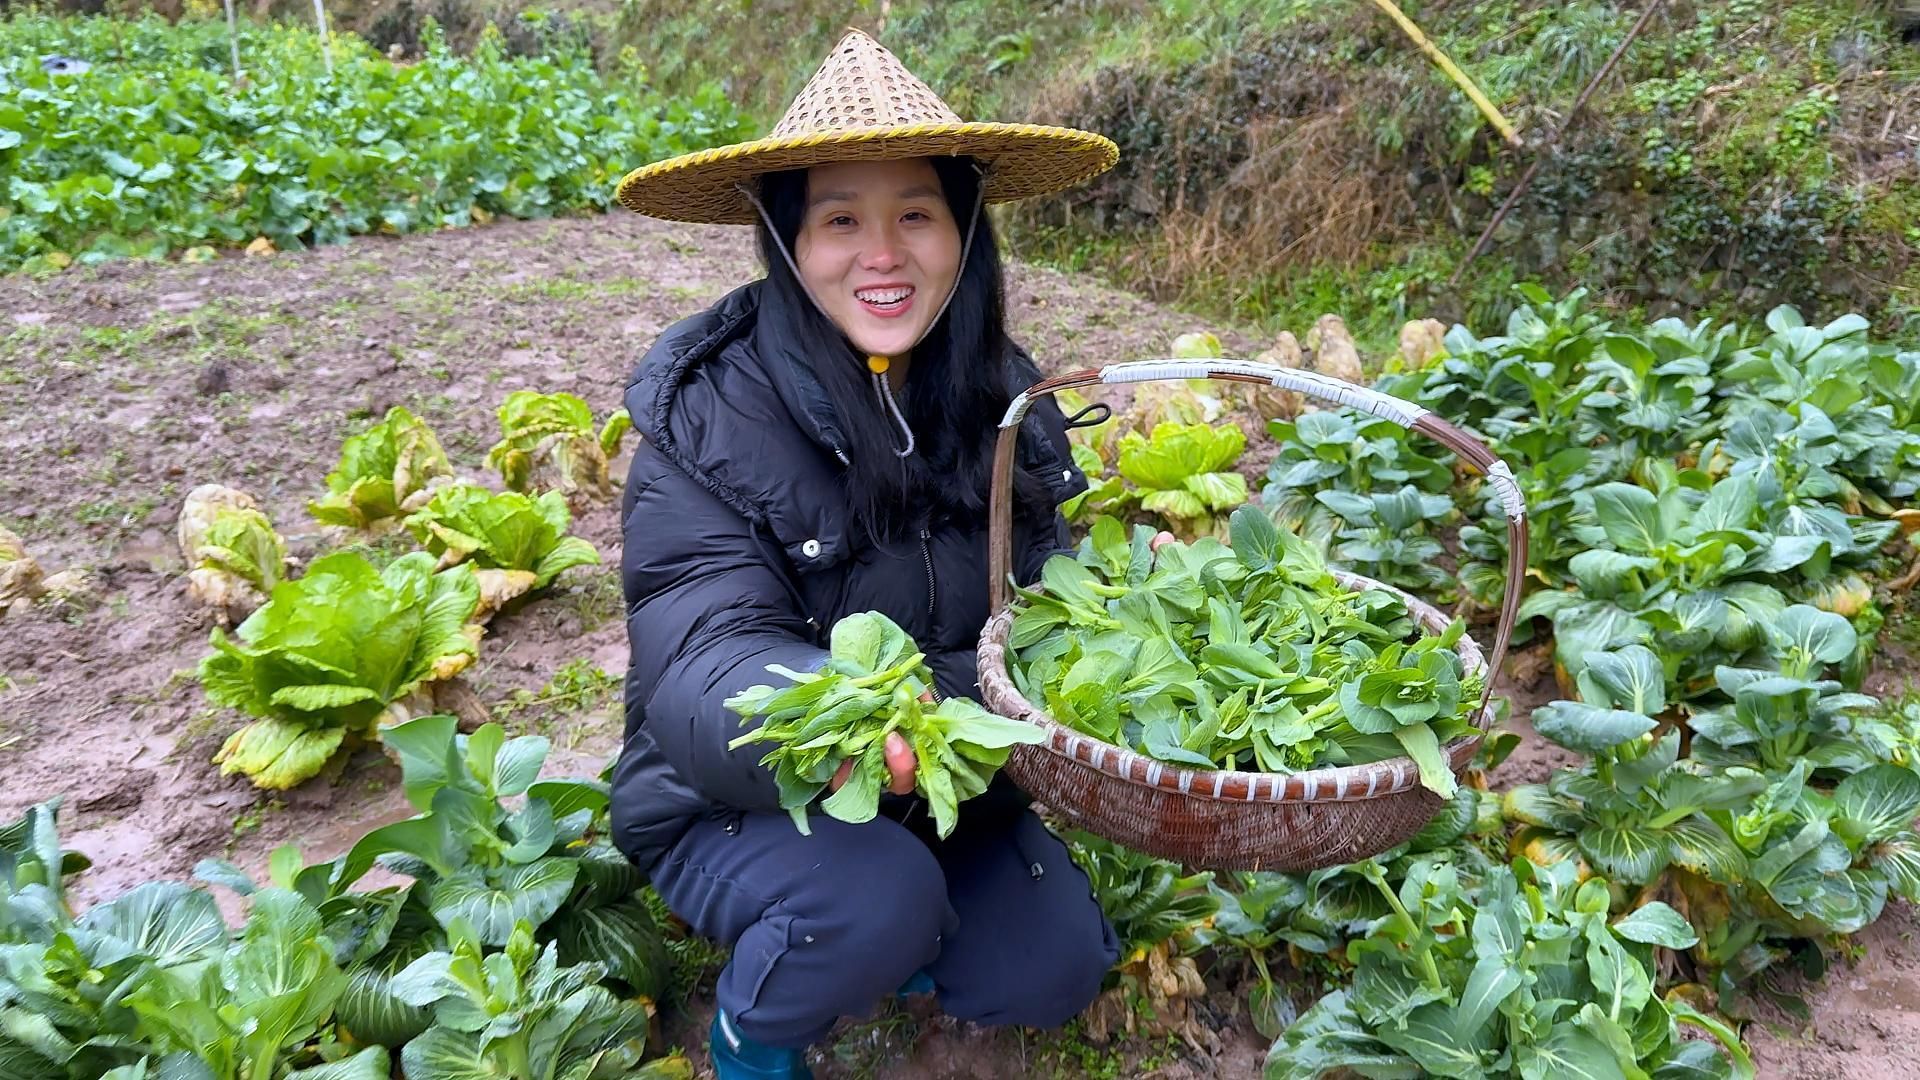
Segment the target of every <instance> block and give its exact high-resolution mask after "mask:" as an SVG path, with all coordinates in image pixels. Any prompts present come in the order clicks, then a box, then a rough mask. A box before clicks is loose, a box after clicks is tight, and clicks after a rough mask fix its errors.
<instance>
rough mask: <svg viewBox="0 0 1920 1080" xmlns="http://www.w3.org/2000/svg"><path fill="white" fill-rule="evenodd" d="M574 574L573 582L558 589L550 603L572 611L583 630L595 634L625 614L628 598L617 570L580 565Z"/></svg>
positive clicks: (572, 575)
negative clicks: (622, 589) (623, 590)
mask: <svg viewBox="0 0 1920 1080" xmlns="http://www.w3.org/2000/svg"><path fill="white" fill-rule="evenodd" d="M616 561H617V560H616ZM571 577H572V578H573V584H571V585H567V586H565V587H564V588H560V589H556V590H555V591H554V592H553V594H552V595H551V597H550V598H549V600H548V602H549V603H552V604H555V605H558V606H560V607H561V608H563V609H565V610H568V611H571V612H572V613H573V615H574V617H575V618H577V619H579V620H580V629H581V632H582V633H592V632H593V631H595V630H598V629H599V628H601V627H602V626H605V625H607V624H608V623H610V622H613V621H614V620H616V619H620V618H623V617H624V616H625V614H626V608H627V599H626V595H625V594H624V593H623V592H622V591H621V587H620V574H619V572H618V571H617V570H615V569H612V568H608V567H602V568H601V569H599V570H593V569H591V568H580V569H576V570H574V571H573V572H572V574H571Z"/></svg>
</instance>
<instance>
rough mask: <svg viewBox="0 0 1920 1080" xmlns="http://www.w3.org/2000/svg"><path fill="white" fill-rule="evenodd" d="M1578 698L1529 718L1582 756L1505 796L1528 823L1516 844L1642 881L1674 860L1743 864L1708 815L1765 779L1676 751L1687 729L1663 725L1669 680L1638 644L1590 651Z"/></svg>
mask: <svg viewBox="0 0 1920 1080" xmlns="http://www.w3.org/2000/svg"><path fill="white" fill-rule="evenodd" d="M1579 690H1580V700H1578V701H1555V702H1551V703H1549V704H1547V705H1543V706H1541V707H1540V708H1538V709H1535V710H1534V713H1533V726H1534V730H1535V731H1537V732H1538V733H1539V734H1540V736H1541V737H1542V738H1544V739H1546V740H1548V741H1549V742H1552V743H1554V744H1556V745H1558V746H1561V747H1564V748H1566V749H1568V750H1572V751H1574V752H1575V753H1578V754H1582V755H1586V756H1587V757H1588V759H1589V760H1588V761H1587V763H1586V764H1584V765H1583V766H1581V767H1579V768H1577V769H1563V770H1560V771H1558V772H1555V773H1554V774H1553V776H1552V777H1551V778H1550V779H1549V780H1548V781H1547V782H1546V783H1544V784H1522V785H1519V786H1518V787H1515V788H1512V789H1511V790H1509V791H1508V792H1507V793H1506V796H1505V800H1504V804H1503V809H1504V811H1505V814H1506V816H1507V818H1508V819H1509V820H1512V821H1517V822H1519V823H1520V824H1521V825H1522V826H1523V829H1522V831H1521V833H1520V835H1519V837H1518V838H1517V840H1516V843H1517V844H1518V845H1519V846H1521V847H1523V848H1525V849H1526V850H1527V852H1528V853H1529V854H1530V855H1533V856H1535V857H1536V859H1537V860H1538V861H1548V860H1551V861H1559V860H1563V859H1567V858H1570V857H1574V856H1577V857H1578V858H1579V859H1581V860H1584V862H1585V863H1586V864H1587V865H1588V866H1590V867H1591V868H1592V869H1593V870H1594V871H1595V872H1597V873H1600V874H1602V875H1605V876H1606V877H1608V878H1609V879H1612V880H1614V881H1616V882H1618V883H1620V884H1622V885H1625V886H1631V887H1639V886H1644V885H1647V884H1649V883H1651V882H1654V881H1655V880H1657V879H1659V878H1660V877H1661V875H1662V874H1664V873H1665V872H1666V871H1667V869H1668V868H1669V867H1673V866H1677V867H1680V868H1681V869H1684V870H1686V871H1688V872H1690V873H1694V874H1697V875H1700V876H1702V877H1705V878H1708V879H1710V880H1713V881H1719V882H1731V881H1735V880H1738V879H1739V877H1740V876H1741V875H1742V874H1743V873H1745V872H1746V858H1745V856H1744V854H1743V853H1742V852H1741V851H1740V849H1739V848H1738V847H1737V846H1735V844H1734V842H1733V840H1732V838H1731V837H1729V836H1728V835H1727V832H1726V829H1725V827H1724V826H1723V824H1722V823H1721V822H1719V821H1716V820H1715V819H1714V818H1713V817H1712V812H1715V811H1724V810H1732V809H1738V808H1741V807H1744V806H1745V805H1746V804H1747V803H1748V802H1749V801H1751V800H1752V798H1753V797H1754V796H1755V795H1757V794H1759V793H1760V792H1761V791H1763V790H1765V788H1766V786H1767V777H1766V776H1765V775H1764V774H1762V773H1759V772H1756V771H1754V770H1753V769H1750V768H1746V767H1744V766H1733V767H1728V768H1723V769H1711V768H1708V767H1707V766H1705V765H1702V764H1700V763H1698V762H1696V761H1693V760H1692V759H1684V760H1683V759H1681V757H1680V733H1679V732H1678V731H1675V730H1669V731H1667V732H1666V733H1665V734H1664V735H1662V734H1658V733H1657V732H1656V729H1657V728H1659V727H1660V721H1659V720H1657V719H1656V717H1658V716H1660V715H1662V714H1664V713H1665V712H1666V710H1667V678H1666V673H1665V671H1664V669H1663V668H1662V666H1661V664H1660V660H1659V658H1658V657H1657V656H1655V655H1654V654H1653V652H1652V651H1651V650H1649V649H1647V648H1646V647H1645V646H1642V645H1629V646H1627V647H1626V648H1623V649H1619V650H1617V651H1614V652H1606V653H1597V654H1595V655H1594V656H1592V657H1590V658H1589V661H1588V663H1587V665H1586V667H1585V668H1584V669H1583V670H1582V671H1581V673H1580V676H1579Z"/></svg>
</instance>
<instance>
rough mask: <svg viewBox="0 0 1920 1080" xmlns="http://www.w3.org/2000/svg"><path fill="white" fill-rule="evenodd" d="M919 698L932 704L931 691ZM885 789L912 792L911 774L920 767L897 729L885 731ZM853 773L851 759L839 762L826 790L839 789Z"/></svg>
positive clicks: (905, 793) (905, 738)
mask: <svg viewBox="0 0 1920 1080" xmlns="http://www.w3.org/2000/svg"><path fill="white" fill-rule="evenodd" d="M920 700H921V701H924V702H926V703H927V704H929V705H931V704H933V691H931V690H929V691H927V692H926V693H924V694H921V695H920ZM886 756H887V774H888V780H887V790H888V791H890V792H892V793H893V794H895V795H911V794H913V784H914V780H913V775H914V773H915V772H916V771H918V770H919V768H920V759H919V758H918V757H916V756H915V755H914V752H913V747H912V746H911V745H909V744H908V743H907V737H906V736H905V735H902V734H900V733H899V732H897V731H892V732H888V733H887V749H886ZM852 773H853V759H852V758H848V759H847V760H845V761H843V762H841V763H840V767H839V768H838V769H836V770H834V774H833V779H831V780H829V781H827V790H828V791H839V790H840V787H841V785H842V784H845V783H846V782H847V777H848V776H849V775H851V774H852Z"/></svg>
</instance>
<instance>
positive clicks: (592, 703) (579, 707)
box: [493, 657, 621, 732]
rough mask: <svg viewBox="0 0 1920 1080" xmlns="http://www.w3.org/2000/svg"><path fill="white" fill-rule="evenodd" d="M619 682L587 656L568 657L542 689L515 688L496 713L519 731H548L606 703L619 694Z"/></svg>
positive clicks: (494, 712) (500, 719)
mask: <svg viewBox="0 0 1920 1080" xmlns="http://www.w3.org/2000/svg"><path fill="white" fill-rule="evenodd" d="M620 681H621V680H620V676H618V675H613V674H609V673H607V672H606V671H603V670H601V668H600V666H599V665H598V664H595V663H594V662H593V661H591V660H588V659H585V658H584V657H582V658H577V659H573V660H569V661H567V662H566V663H565V664H562V665H561V666H560V670H559V671H557V672H555V673H554V675H553V678H551V679H549V680H547V684H546V685H545V686H543V687H541V688H540V689H539V690H515V691H514V692H513V693H512V694H510V695H509V696H508V697H507V698H506V700H504V701H501V702H499V703H498V704H496V705H495V706H494V707H493V716H494V719H496V720H498V721H500V722H501V723H502V724H511V725H513V726H514V727H515V729H516V730H523V731H539V732H547V731H549V730H550V729H551V728H552V727H554V726H555V725H557V724H560V723H563V722H565V721H567V720H571V719H574V718H576V717H579V716H581V715H582V714H585V713H589V712H592V711H594V710H596V709H600V708H602V707H604V706H606V705H607V704H608V703H609V702H611V701H613V699H614V698H615V696H616V695H617V694H618V693H619V690H620Z"/></svg>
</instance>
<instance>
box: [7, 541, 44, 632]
mask: <svg viewBox="0 0 1920 1080" xmlns="http://www.w3.org/2000/svg"><path fill="white" fill-rule="evenodd" d="M43 580H44V575H43V574H42V573H41V571H40V564H39V563H37V562H35V561H34V559H33V556H31V555H29V554H27V546H26V545H25V544H23V543H21V541H20V538H19V537H18V536H15V535H14V534H13V533H12V532H10V531H9V530H8V529H7V528H6V526H4V525H0V618H4V617H5V616H6V614H7V612H8V611H11V610H13V609H14V608H16V607H18V608H21V609H23V610H24V609H25V608H26V606H27V605H28V604H31V603H33V601H34V599H35V598H36V597H38V596H39V595H40V594H41V592H42V591H43V589H42V585H41V582H42V581H43Z"/></svg>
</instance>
